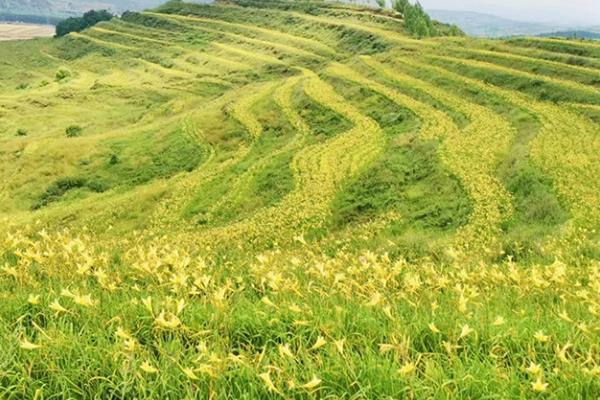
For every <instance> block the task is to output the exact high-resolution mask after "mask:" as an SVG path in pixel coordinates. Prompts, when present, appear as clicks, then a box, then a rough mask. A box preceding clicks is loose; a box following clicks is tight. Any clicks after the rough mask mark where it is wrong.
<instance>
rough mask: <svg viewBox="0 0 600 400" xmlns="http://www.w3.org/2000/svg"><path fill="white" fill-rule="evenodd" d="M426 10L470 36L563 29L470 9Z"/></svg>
mask: <svg viewBox="0 0 600 400" xmlns="http://www.w3.org/2000/svg"><path fill="white" fill-rule="evenodd" d="M427 12H428V13H429V15H431V17H432V18H434V19H436V20H438V21H441V22H446V23H451V24H456V25H458V26H459V27H460V28H461V29H462V30H463V31H465V32H466V33H467V34H469V35H472V36H487V37H503V36H513V35H538V34H541V33H545V32H558V31H561V30H564V29H565V27H564V26H558V25H551V24H541V23H535V22H523V21H514V20H510V19H506V18H500V17H496V16H494V15H490V14H482V13H477V12H470V11H450V10H427Z"/></svg>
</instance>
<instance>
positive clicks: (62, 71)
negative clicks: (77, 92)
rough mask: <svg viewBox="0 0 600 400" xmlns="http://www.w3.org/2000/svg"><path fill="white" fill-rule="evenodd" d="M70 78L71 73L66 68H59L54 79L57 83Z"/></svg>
mask: <svg viewBox="0 0 600 400" xmlns="http://www.w3.org/2000/svg"><path fill="white" fill-rule="evenodd" d="M70 77H71V71H69V70H68V69H66V68H59V69H58V71H56V75H55V78H56V81H57V82H62V81H64V80H66V79H68V78H70Z"/></svg>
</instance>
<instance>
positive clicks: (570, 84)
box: [435, 55, 600, 101]
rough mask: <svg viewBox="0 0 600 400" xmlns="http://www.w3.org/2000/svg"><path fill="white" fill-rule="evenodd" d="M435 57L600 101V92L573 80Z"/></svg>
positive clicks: (450, 57)
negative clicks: (540, 82) (534, 81)
mask: <svg viewBox="0 0 600 400" xmlns="http://www.w3.org/2000/svg"><path fill="white" fill-rule="evenodd" d="M435 57H436V58H437V59H440V60H444V61H446V62H450V63H451V62H456V63H459V64H467V65H470V66H472V67H477V68H481V69H485V70H488V71H492V72H499V73H504V74H508V75H513V76H516V77H523V78H526V79H529V80H542V81H544V82H547V83H550V84H553V85H557V86H559V87H563V88H566V89H571V90H574V91H577V92H580V93H583V94H586V95H589V96H590V101H599V100H598V98H599V96H600V91H598V89H595V88H593V87H590V86H587V85H583V84H581V83H578V82H574V81H571V80H565V79H559V78H553V77H549V76H543V75H536V74H533V73H530V72H525V71H521V70H518V69H515V68H510V67H506V66H502V65H499V64H494V63H491V62H484V61H477V60H471V59H464V58H459V57H452V56H438V55H436V56H435Z"/></svg>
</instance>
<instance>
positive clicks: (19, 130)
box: [17, 128, 27, 136]
mask: <svg viewBox="0 0 600 400" xmlns="http://www.w3.org/2000/svg"><path fill="white" fill-rule="evenodd" d="M17 136H27V131H26V130H25V129H21V128H19V129H17Z"/></svg>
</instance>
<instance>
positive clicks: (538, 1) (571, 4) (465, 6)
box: [421, 0, 600, 25]
mask: <svg viewBox="0 0 600 400" xmlns="http://www.w3.org/2000/svg"><path fill="white" fill-rule="evenodd" d="M421 4H422V5H423V7H424V8H430V9H443V10H461V11H477V12H483V13H488V14H494V15H497V16H500V17H505V18H511V19H518V20H522V21H536V22H542V21H543V22H555V23H556V22H558V23H564V24H586V25H600V0H421Z"/></svg>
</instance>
